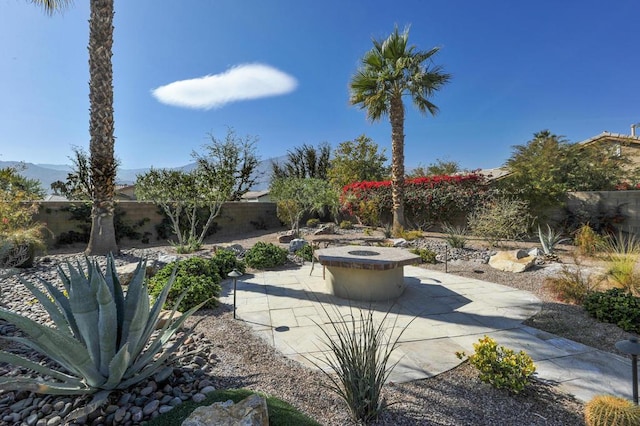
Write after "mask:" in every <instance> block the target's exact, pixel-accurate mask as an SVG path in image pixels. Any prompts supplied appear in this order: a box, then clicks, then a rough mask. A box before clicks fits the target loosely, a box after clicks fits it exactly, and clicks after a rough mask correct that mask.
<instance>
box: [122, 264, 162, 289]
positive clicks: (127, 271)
mask: <svg viewBox="0 0 640 426" xmlns="http://www.w3.org/2000/svg"><path fill="white" fill-rule="evenodd" d="M137 267H138V262H135V263H127V264H126V265H121V266H116V272H117V273H118V279H119V280H120V284H122V285H123V286H127V285H129V283H130V282H131V279H132V278H133V274H134V272H135V271H136V268H137ZM156 272H157V271H156V268H155V267H154V265H153V262H149V263H147V270H146V274H147V275H146V276H147V278H148V277H152V276H154V275H155V274H156Z"/></svg>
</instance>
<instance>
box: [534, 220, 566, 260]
mask: <svg viewBox="0 0 640 426" xmlns="http://www.w3.org/2000/svg"><path fill="white" fill-rule="evenodd" d="M538 238H539V239H540V245H541V246H542V252H543V253H544V254H545V256H553V254H554V253H553V252H554V250H555V247H556V245H558V244H560V243H563V242H565V241H569V240H570V238H565V237H563V236H562V234H561V233H560V232H557V231H554V230H553V228H551V226H549V225H547V233H546V234H545V233H543V232H542V229H540V225H538Z"/></svg>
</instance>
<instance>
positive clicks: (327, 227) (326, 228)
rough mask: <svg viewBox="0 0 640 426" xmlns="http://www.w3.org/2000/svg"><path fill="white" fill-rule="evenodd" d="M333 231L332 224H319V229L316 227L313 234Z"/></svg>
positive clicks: (326, 233) (329, 233)
mask: <svg viewBox="0 0 640 426" xmlns="http://www.w3.org/2000/svg"><path fill="white" fill-rule="evenodd" d="M335 233H336V231H335V229H334V227H333V225H324V226H321V227H320V229H318V230H317V231H314V232H313V235H331V234H335Z"/></svg>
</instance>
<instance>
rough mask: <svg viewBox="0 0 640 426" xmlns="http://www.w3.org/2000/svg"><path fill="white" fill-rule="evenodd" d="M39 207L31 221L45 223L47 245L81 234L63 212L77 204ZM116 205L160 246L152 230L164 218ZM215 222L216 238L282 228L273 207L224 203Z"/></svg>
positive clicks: (147, 209) (149, 209) (135, 205)
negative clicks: (262, 228)
mask: <svg viewBox="0 0 640 426" xmlns="http://www.w3.org/2000/svg"><path fill="white" fill-rule="evenodd" d="M39 204H40V211H39V213H38V214H37V215H36V216H35V217H34V219H35V220H36V221H38V222H42V223H46V224H47V228H48V229H49V230H50V231H51V233H52V235H49V236H48V239H47V245H49V246H51V245H53V243H54V242H55V238H56V236H57V235H60V234H61V233H63V232H68V231H71V230H74V231H76V232H80V231H81V228H80V227H79V226H78V225H80V221H77V220H72V219H71V214H70V213H69V212H68V211H64V209H65V208H66V207H69V206H70V205H73V204H76V205H77V204H79V203H78V202H70V201H41V202H39ZM117 205H118V207H119V208H120V209H122V210H123V211H124V212H125V215H124V216H123V221H124V222H125V223H127V224H130V225H132V224H136V223H138V222H140V221H143V220H144V221H145V223H144V224H143V225H142V226H141V227H140V228H138V229H137V231H138V232H140V233H143V234H144V233H145V232H148V233H149V240H150V244H157V243H158V242H159V241H158V235H157V232H156V228H155V227H156V225H158V224H160V223H161V222H162V218H163V216H162V215H161V214H160V213H158V209H157V207H156V205H155V204H153V203H147V202H139V201H118V202H117ZM214 222H216V223H217V232H216V234H215V235H216V236H221V235H222V236H224V235H230V234H235V233H246V232H250V231H255V230H256V226H255V225H254V224H253V223H252V222H256V223H264V224H265V225H266V226H267V228H268V229H275V228H279V227H280V226H281V225H280V221H279V220H278V218H277V216H276V204H275V203H242V202H229V203H225V204H224V205H223V206H222V210H221V211H220V214H219V215H218V217H216V218H215V219H214Z"/></svg>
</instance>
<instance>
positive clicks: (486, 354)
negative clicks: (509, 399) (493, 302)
mask: <svg viewBox="0 0 640 426" xmlns="http://www.w3.org/2000/svg"><path fill="white" fill-rule="evenodd" d="M473 349H474V350H475V353H474V354H473V355H469V357H468V359H469V362H470V363H471V365H473V366H474V367H475V368H477V369H478V371H479V372H480V380H482V381H483V382H485V383H489V384H491V385H492V386H493V387H495V388H497V389H503V388H504V389H508V390H510V391H511V392H513V393H519V392H521V391H523V390H524V388H525V387H526V386H527V384H529V383H530V382H531V380H532V378H533V375H534V374H535V372H536V366H535V365H534V363H533V360H532V359H531V357H530V356H529V355H527V353H526V352H524V351H520V352H518V353H515V352H514V351H513V350H512V349H508V348H505V347H504V346H498V344H497V343H496V341H495V340H493V339H492V338H490V337H488V336H484V338H482V339H480V340H479V341H478V343H474V344H473ZM456 355H457V356H458V358H460V359H463V358H464V357H465V356H466V354H465V353H463V352H458V353H456Z"/></svg>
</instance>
